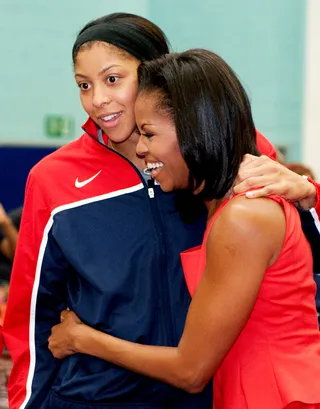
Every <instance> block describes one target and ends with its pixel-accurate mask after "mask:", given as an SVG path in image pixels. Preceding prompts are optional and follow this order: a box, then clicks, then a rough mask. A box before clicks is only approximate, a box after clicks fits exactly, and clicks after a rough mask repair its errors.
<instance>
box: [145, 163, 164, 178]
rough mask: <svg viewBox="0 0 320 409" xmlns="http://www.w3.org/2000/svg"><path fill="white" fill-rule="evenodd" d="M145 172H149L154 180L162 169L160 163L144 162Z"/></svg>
mask: <svg viewBox="0 0 320 409" xmlns="http://www.w3.org/2000/svg"><path fill="white" fill-rule="evenodd" d="M146 165H147V170H148V171H149V172H150V175H151V177H152V178H153V179H155V178H156V177H157V176H158V174H159V173H160V172H161V170H162V168H163V166H164V165H163V163H162V162H149V161H148V162H146Z"/></svg>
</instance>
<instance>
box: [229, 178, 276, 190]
mask: <svg viewBox="0 0 320 409" xmlns="http://www.w3.org/2000/svg"><path fill="white" fill-rule="evenodd" d="M239 179H240V180H242V182H240V183H238V184H236V185H235V186H234V188H233V192H234V193H235V194H239V193H244V192H246V191H247V190H250V189H256V188H262V187H264V186H268V185H269V184H271V183H272V181H273V179H272V178H271V177H270V176H263V175H260V174H259V175H256V176H250V177H249V178H246V177H241V175H239Z"/></svg>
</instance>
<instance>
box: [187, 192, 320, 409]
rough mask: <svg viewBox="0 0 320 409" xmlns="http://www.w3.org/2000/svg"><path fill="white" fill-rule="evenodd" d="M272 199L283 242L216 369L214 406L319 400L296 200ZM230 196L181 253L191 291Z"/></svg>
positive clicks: (244, 408) (306, 254)
mask: <svg viewBox="0 0 320 409" xmlns="http://www.w3.org/2000/svg"><path fill="white" fill-rule="evenodd" d="M270 198H271V199H273V200H275V201H276V202H278V203H280V204H281V205H282V206H283V209H284V212H285V217H286V223H287V226H286V234H285V241H284V244H283V248H282V250H281V253H280V255H279V258H278V260H277V261H276V262H275V263H274V264H273V265H272V266H271V267H270V268H268V269H267V270H266V273H265V276H264V279H263V282H262V285H261V288H260V291H259V294H258V297H257V300H256V303H255V306H254V308H253V311H252V313H251V316H250V318H249V320H248V322H247V324H246V325H245V327H244V329H243V330H242V332H241V334H240V335H239V337H238V339H237V341H236V342H235V344H234V346H233V347H232V349H231V350H230V351H229V352H228V354H227V356H226V357H225V359H224V360H223V362H222V364H221V366H220V368H219V369H218V371H217V373H216V374H215V377H214V409H282V408H285V407H286V406H287V405H289V404H290V403H292V402H296V401H297V402H303V403H306V404H316V403H320V333H319V329H318V320H317V313H316V307H315V292H316V285H315V282H314V280H313V273H312V256H311V251H310V248H309V244H308V242H307V240H306V238H305V236H304V234H303V232H302V230H301V224H300V218H299V215H298V212H297V210H296V209H295V208H294V206H293V205H291V204H289V203H288V202H286V201H285V200H283V199H282V198H279V197H277V196H271V197H270ZM229 200H232V199H228V200H226V201H225V202H224V203H223V204H222V206H221V207H220V208H219V209H218V211H217V212H216V213H215V215H214V216H213V217H212V219H211V220H210V222H209V224H208V227H207V230H206V233H205V236H204V240H203V243H202V245H201V246H199V247H196V248H194V249H191V250H188V251H186V252H183V253H182V254H181V259H182V265H183V269H184V274H185V278H186V282H187V285H188V288H189V291H190V294H191V296H193V294H194V292H195V289H196V287H197V285H198V283H199V281H200V280H201V276H202V274H203V271H204V269H205V264H206V241H207V237H208V235H209V232H210V229H211V227H212V225H213V223H214V221H215V219H216V217H217V216H218V214H219V213H220V212H221V211H222V210H223V208H224V206H225V205H226V204H227V203H228V202H229ZM248 200H249V199H248ZM230 234H232V232H230ZM319 251H320V249H319ZM226 313H227V312H226Z"/></svg>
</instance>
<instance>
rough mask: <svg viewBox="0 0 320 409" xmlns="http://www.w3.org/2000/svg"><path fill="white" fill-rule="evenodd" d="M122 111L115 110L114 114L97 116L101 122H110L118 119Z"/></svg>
mask: <svg viewBox="0 0 320 409" xmlns="http://www.w3.org/2000/svg"><path fill="white" fill-rule="evenodd" d="M121 114H122V112H115V113H114V114H110V115H105V116H99V119H100V120H101V121H103V122H111V121H113V120H115V119H118V118H119V117H120V116H121Z"/></svg>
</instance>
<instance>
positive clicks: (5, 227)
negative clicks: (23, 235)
mask: <svg viewBox="0 0 320 409" xmlns="http://www.w3.org/2000/svg"><path fill="white" fill-rule="evenodd" d="M0 230H1V233H2V234H3V237H4V238H3V240H1V242H0V251H1V253H3V254H4V255H5V256H6V257H8V258H9V259H10V260H13V257H14V253H15V250H16V246H17V240H18V231H17V229H16V228H15V226H14V225H13V224H12V221H11V219H10V217H9V216H8V215H7V213H6V211H5V210H4V208H3V206H2V204H1V203H0Z"/></svg>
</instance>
